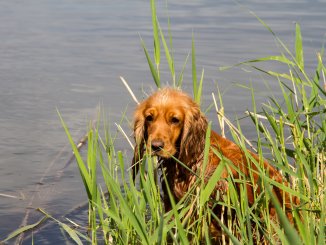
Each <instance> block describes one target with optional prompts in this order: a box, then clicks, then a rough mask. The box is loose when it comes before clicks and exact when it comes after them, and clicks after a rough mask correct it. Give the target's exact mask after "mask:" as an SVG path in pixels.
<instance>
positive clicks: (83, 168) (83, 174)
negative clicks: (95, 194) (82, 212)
mask: <svg viewBox="0 0 326 245" xmlns="http://www.w3.org/2000/svg"><path fill="white" fill-rule="evenodd" d="M57 113H58V115H59V117H60V120H61V124H62V126H63V128H64V130H65V132H66V135H67V137H68V140H69V142H70V144H71V147H72V149H73V152H74V155H75V158H76V161H77V164H78V168H79V171H80V175H81V177H82V180H83V183H84V186H85V189H86V192H87V196H88V198H89V199H92V182H91V177H90V174H89V172H88V170H87V168H86V165H85V163H84V161H83V158H82V157H81V155H80V153H79V151H78V149H77V146H76V144H75V142H74V140H73V139H72V137H71V134H70V132H69V130H68V127H67V125H66V124H65V122H64V120H63V118H62V117H61V114H60V112H59V111H57Z"/></svg>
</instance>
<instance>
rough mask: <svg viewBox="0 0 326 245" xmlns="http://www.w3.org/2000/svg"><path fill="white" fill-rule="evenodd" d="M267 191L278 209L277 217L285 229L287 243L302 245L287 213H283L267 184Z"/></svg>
mask: <svg viewBox="0 0 326 245" xmlns="http://www.w3.org/2000/svg"><path fill="white" fill-rule="evenodd" d="M266 185H267V186H266V190H267V191H268V193H269V195H270V197H271V200H272V202H273V205H274V207H275V209H276V212H277V216H278V218H279V220H280V222H281V225H282V227H283V228H284V233H285V236H286V238H287V241H288V242H289V244H298V245H299V244H302V241H301V240H300V236H299V234H298V232H297V231H296V230H295V228H294V227H293V226H292V225H291V224H290V222H289V220H288V219H287V217H286V215H285V213H284V212H283V211H282V208H281V206H280V204H279V202H278V201H277V198H276V197H275V196H274V194H273V193H272V191H271V188H270V186H269V184H267V183H266Z"/></svg>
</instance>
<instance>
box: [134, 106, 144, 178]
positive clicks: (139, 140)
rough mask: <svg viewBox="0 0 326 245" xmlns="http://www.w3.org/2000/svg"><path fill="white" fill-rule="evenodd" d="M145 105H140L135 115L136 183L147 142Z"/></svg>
mask: <svg viewBox="0 0 326 245" xmlns="http://www.w3.org/2000/svg"><path fill="white" fill-rule="evenodd" d="M144 109H145V103H142V104H140V105H139V106H138V107H137V109H136V111H135V115H134V139H135V143H136V144H135V147H134V157H133V159H132V165H131V169H132V178H133V180H134V181H135V179H136V175H137V173H138V171H139V166H140V164H141V161H142V159H143V155H144V147H145V141H146V139H145V138H146V129H145V117H144V113H143V111H144Z"/></svg>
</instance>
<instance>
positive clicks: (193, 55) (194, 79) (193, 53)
mask: <svg viewBox="0 0 326 245" xmlns="http://www.w3.org/2000/svg"><path fill="white" fill-rule="evenodd" d="M191 71H192V88H193V93H194V99H195V101H196V102H197V103H198V100H197V92H198V89H197V84H198V81H197V67H196V51H195V40H194V33H192V41H191Z"/></svg>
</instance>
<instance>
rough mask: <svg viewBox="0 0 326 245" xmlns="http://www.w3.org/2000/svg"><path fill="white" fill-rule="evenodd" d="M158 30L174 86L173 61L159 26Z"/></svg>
mask: <svg viewBox="0 0 326 245" xmlns="http://www.w3.org/2000/svg"><path fill="white" fill-rule="evenodd" d="M159 30H160V36H161V40H162V43H163V47H164V51H165V56H166V60H167V62H168V65H169V69H170V72H171V76H172V81H173V84H175V69H174V61H173V58H172V55H171V53H170V50H169V47H168V45H167V43H166V41H165V37H164V34H163V31H162V28H161V27H160V26H159Z"/></svg>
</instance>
